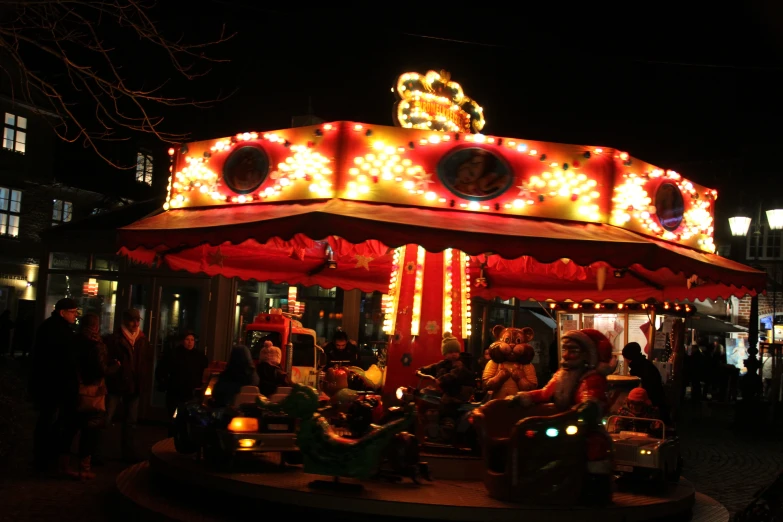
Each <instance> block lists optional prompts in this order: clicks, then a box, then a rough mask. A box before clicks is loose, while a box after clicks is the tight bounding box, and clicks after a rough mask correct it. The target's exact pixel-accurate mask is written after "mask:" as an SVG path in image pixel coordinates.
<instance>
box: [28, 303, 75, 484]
mask: <svg viewBox="0 0 783 522" xmlns="http://www.w3.org/2000/svg"><path fill="white" fill-rule="evenodd" d="M78 315H79V311H78V305H77V303H76V301H74V300H73V299H67V298H66V299H60V300H59V301H57V304H55V305H54V311H53V312H52V315H51V316H50V317H49V318H47V319H46V320H45V321H44V322H43V323H41V326H39V327H38V332H37V334H36V338H35V346H34V348H33V357H32V359H33V363H32V365H31V367H30V380H29V383H28V386H29V393H30V397H31V398H32V399H33V402H34V403H35V407H36V409H37V410H38V421H37V423H36V425H35V434H34V436H33V437H34V438H33V445H34V449H33V452H34V464H35V467H36V469H37V470H39V471H45V470H47V469H48V468H49V467H50V465H51V464H52V463H53V462H54V460H55V459H56V458H57V444H56V442H57V441H58V440H59V436H58V429H59V428H60V426H59V424H58V423H57V420H58V413H59V412H60V411H61V410H62V409H63V407H64V406H70V405H69V404H66V403H67V401H68V400H70V399H75V396H74V394H72V393H71V392H72V391H73V390H74V389H78V380H76V379H77V377H76V370H75V367H74V363H73V360H72V357H71V353H72V351H73V345H74V342H75V338H76V334H75V332H74V331H73V325H74V324H75V323H76V318H77V317H78Z"/></svg>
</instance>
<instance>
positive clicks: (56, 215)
mask: <svg viewBox="0 0 783 522" xmlns="http://www.w3.org/2000/svg"><path fill="white" fill-rule="evenodd" d="M72 217H73V203H71V202H70V201H63V200H61V199H55V200H54V205H53V206H52V226H53V227H54V226H57V225H59V224H60V223H68V222H69V221H71V218H72Z"/></svg>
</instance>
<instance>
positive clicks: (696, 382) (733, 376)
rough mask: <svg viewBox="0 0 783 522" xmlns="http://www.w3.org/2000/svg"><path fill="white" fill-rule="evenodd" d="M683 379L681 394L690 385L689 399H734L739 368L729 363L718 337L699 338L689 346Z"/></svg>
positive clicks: (735, 397)
mask: <svg viewBox="0 0 783 522" xmlns="http://www.w3.org/2000/svg"><path fill="white" fill-rule="evenodd" d="M684 374H685V379H684V383H683V388H682V390H681V394H682V396H683V397H684V396H685V392H686V387H687V386H690V388H691V399H692V400H694V401H701V400H705V399H712V400H718V401H734V400H736V399H737V389H738V383H739V376H740V371H739V368H737V367H735V366H733V365H730V364H728V361H727V360H726V349H725V348H724V347H723V345H721V344H720V343H719V342H718V341H714V342H712V343H708V342H707V340H706V339H699V342H698V343H697V344H694V345H693V346H691V348H690V350H688V356H687V357H686V358H685V365H684Z"/></svg>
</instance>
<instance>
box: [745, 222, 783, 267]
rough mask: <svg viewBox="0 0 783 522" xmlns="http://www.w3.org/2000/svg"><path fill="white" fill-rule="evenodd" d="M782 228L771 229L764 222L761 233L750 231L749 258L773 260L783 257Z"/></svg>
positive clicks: (748, 241)
mask: <svg viewBox="0 0 783 522" xmlns="http://www.w3.org/2000/svg"><path fill="white" fill-rule="evenodd" d="M782 233H783V231H781V230H770V228H769V227H768V226H767V225H766V224H763V225H761V227H760V230H759V233H758V234H754V233H753V231H750V232H749V233H748V239H747V253H748V259H749V260H771V259H780V257H781V253H782V252H781V234H782Z"/></svg>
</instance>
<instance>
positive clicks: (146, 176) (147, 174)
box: [136, 152, 152, 185]
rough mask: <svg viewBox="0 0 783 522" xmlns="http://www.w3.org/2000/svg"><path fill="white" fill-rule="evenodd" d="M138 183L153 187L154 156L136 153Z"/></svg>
mask: <svg viewBox="0 0 783 522" xmlns="http://www.w3.org/2000/svg"><path fill="white" fill-rule="evenodd" d="M136 181H139V182H141V183H146V184H147V185H152V155H150V154H146V153H143V152H137V153H136Z"/></svg>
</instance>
